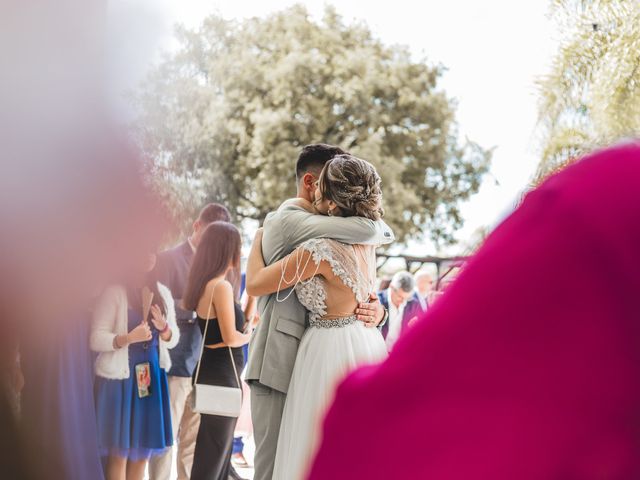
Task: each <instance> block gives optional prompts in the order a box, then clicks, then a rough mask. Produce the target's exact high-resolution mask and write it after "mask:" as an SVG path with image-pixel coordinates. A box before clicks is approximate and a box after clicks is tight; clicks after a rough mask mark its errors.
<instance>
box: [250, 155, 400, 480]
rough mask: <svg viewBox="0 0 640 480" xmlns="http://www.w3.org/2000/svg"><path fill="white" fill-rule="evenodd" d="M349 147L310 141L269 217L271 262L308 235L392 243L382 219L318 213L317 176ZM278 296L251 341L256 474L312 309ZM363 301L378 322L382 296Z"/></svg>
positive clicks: (267, 474)
mask: <svg viewBox="0 0 640 480" xmlns="http://www.w3.org/2000/svg"><path fill="white" fill-rule="evenodd" d="M344 153H346V152H345V151H343V150H342V149H340V148H338V147H334V146H331V145H325V144H314V145H307V146H306V147H304V148H303V149H302V152H301V153H300V156H299V157H298V161H297V164H296V180H297V183H298V185H297V190H298V191H297V198H296V199H290V200H287V201H285V202H284V203H283V204H282V205H281V206H280V208H278V210H277V211H275V212H272V213H270V214H269V215H268V216H267V218H266V220H265V222H264V234H263V238H262V254H263V256H264V261H265V263H266V264H267V265H269V264H271V263H273V262H276V261H278V260H280V259H281V258H283V257H284V256H286V255H288V254H289V253H291V252H292V251H293V250H295V248H296V247H297V246H298V245H300V244H301V243H303V242H305V241H306V240H310V239H312V238H332V239H335V240H338V241H340V242H344V243H349V244H373V245H379V244H387V243H391V242H392V241H393V240H394V235H393V232H392V231H391V229H390V228H389V227H388V226H387V225H386V224H385V223H384V222H382V221H377V222H374V221H372V220H369V219H365V218H362V217H349V218H342V217H327V216H322V215H315V214H314V211H315V210H314V208H313V200H314V198H315V189H316V182H317V180H318V176H319V175H320V172H321V171H322V168H323V167H324V165H325V164H326V163H327V162H328V161H329V160H331V159H332V158H333V157H334V156H336V155H340V154H344ZM281 297H288V298H287V299H286V300H285V301H282V302H276V294H272V295H268V296H264V297H260V299H259V300H258V311H259V312H260V323H259V325H258V328H257V330H256V331H255V333H254V335H253V338H252V340H251V344H250V345H249V363H248V365H247V372H246V380H247V382H248V383H249V385H250V386H251V417H252V420H253V429H254V436H255V442H256V453H255V476H254V480H271V477H272V474H273V465H274V460H275V456H276V446H277V444H278V434H279V431H280V422H281V420H282V412H283V410H284V402H285V399H286V397H287V389H288V388H289V381H290V380H291V373H292V372H293V364H294V362H295V359H296V353H297V351H298V345H299V343H300V339H301V338H302V334H303V333H304V331H305V329H306V328H307V318H306V316H307V312H306V310H305V308H304V307H303V306H302V305H301V304H300V302H298V299H297V297H296V295H289V296H288V295H286V292H285V295H281ZM372 300H374V301H373V302H371V303H365V304H360V305H359V307H358V309H357V311H356V313H357V314H358V319H359V320H361V321H364V322H366V323H367V324H369V325H371V326H377V325H378V324H379V323H380V322H381V321H382V320H383V318H384V317H385V315H386V312H385V310H384V307H382V306H381V305H380V302H378V301H377V300H375V296H373V297H372Z"/></svg>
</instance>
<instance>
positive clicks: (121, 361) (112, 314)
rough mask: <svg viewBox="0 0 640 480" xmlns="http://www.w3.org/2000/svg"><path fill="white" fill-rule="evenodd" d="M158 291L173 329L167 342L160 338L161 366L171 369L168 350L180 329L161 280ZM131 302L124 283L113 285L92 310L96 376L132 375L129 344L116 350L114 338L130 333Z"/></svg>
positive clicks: (127, 376) (178, 337) (173, 343)
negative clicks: (128, 312)
mask: <svg viewBox="0 0 640 480" xmlns="http://www.w3.org/2000/svg"><path fill="white" fill-rule="evenodd" d="M158 291H159V292H160V296H161V297H162V299H163V300H164V304H165V306H166V309H167V317H166V318H167V322H168V325H169V328H170V329H171V338H170V339H169V341H168V342H165V341H164V340H162V339H159V343H160V368H164V369H165V370H167V371H168V370H169V369H170V368H171V357H169V349H170V348H173V347H175V346H176V345H177V344H178V340H179V339H180V330H178V326H177V324H176V310H175V307H174V303H173V298H172V296H171V292H170V291H169V289H168V288H167V287H165V286H164V285H162V284H161V283H160V282H158ZM127 309H128V302H127V291H126V289H125V288H124V287H123V286H121V285H116V286H111V287H108V288H107V289H105V291H104V292H103V293H102V295H101V296H100V299H99V300H98V303H97V305H96V308H95V310H94V312H93V322H92V324H91V337H90V340H89V343H90V345H91V350H93V351H94V352H98V353H99V355H98V358H97V359H96V363H95V372H96V375H97V376H99V377H103V378H110V379H124V378H129V375H130V374H131V372H129V346H128V345H127V346H126V347H122V348H119V349H115V348H114V347H113V339H114V338H115V337H116V335H126V334H127V333H128V328H127V327H128V323H129V321H128V315H127Z"/></svg>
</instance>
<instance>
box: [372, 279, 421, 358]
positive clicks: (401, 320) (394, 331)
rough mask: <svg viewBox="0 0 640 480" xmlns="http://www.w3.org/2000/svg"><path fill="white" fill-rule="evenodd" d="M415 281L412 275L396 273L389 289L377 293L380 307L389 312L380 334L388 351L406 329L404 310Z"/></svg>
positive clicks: (406, 319)
mask: <svg viewBox="0 0 640 480" xmlns="http://www.w3.org/2000/svg"><path fill="white" fill-rule="evenodd" d="M414 287H415V281H414V279H413V275H411V274H410V273H409V272H406V271H402V272H398V273H396V274H395V275H394V276H393V278H392V279H391V283H390V284H389V288H388V289H386V290H382V291H381V292H378V299H379V300H380V303H381V304H382V306H384V307H385V308H386V309H387V311H388V312H389V317H388V319H387V322H386V323H385V324H384V325H383V326H382V328H381V330H380V331H381V332H382V336H383V337H384V340H385V342H386V344H387V349H388V350H389V351H390V350H391V348H392V347H393V344H394V343H395V342H396V340H397V339H398V337H399V336H400V333H401V332H402V330H404V329H405V328H406V327H407V321H408V318H405V315H404V309H405V306H406V304H407V302H408V301H409V299H410V298H411V296H412V295H413V289H414Z"/></svg>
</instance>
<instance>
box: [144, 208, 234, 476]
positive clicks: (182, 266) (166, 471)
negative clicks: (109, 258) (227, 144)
mask: <svg viewBox="0 0 640 480" xmlns="http://www.w3.org/2000/svg"><path fill="white" fill-rule="evenodd" d="M216 221H223V222H229V221H231V215H230V214H229V211H228V210H227V209H226V208H225V207H223V206H222V205H219V204H217V203H210V204H208V205H206V206H205V207H204V208H203V209H202V210H201V211H200V214H199V215H198V218H197V219H196V221H195V222H193V231H192V233H191V236H190V237H189V238H187V239H186V240H185V241H184V242H182V243H180V244H179V245H176V246H175V247H173V248H171V249H169V250H166V251H164V252H162V253H160V254H158V261H157V264H156V272H157V275H158V280H159V281H160V282H161V283H163V284H165V285H166V286H167V287H169V289H170V290H171V294H172V296H173V300H174V302H175V306H176V319H177V321H178V327H179V328H180V342H179V343H178V345H176V347H175V348H173V349H172V350H170V351H169V352H170V355H171V369H170V370H169V371H168V372H167V380H168V383H169V394H170V396H171V423H172V427H173V435H174V438H175V439H176V440H177V444H178V455H177V463H178V465H177V467H178V468H177V470H178V479H179V480H183V479H184V480H186V479H188V478H189V476H190V475H191V464H192V462H193V452H194V449H195V443H196V437H197V435H198V428H199V426H200V415H199V414H198V413H196V412H194V411H193V410H191V405H190V404H189V401H188V399H189V394H190V393H191V389H192V386H191V376H192V374H193V370H194V369H195V366H196V364H197V363H198V354H199V353H200V342H201V341H202V335H201V333H200V329H199V327H198V323H197V322H196V316H195V312H193V311H190V310H184V309H183V308H182V295H183V293H184V290H185V288H186V285H187V280H188V277H189V270H190V269H191V261H192V260H193V255H194V253H195V249H196V247H197V246H198V244H199V243H200V238H201V236H202V233H203V232H204V230H205V229H206V227H207V226H208V225H209V224H211V223H213V222H216ZM172 457H173V452H172V449H171V448H169V449H167V451H166V452H165V453H164V454H162V455H158V456H155V457H153V458H152V459H151V461H150V462H149V478H150V479H151V480H169V478H170V476H171V462H172Z"/></svg>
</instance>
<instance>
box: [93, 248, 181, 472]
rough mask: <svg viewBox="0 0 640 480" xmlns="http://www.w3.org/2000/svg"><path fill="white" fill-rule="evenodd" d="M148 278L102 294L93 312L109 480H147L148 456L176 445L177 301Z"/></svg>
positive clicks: (103, 446)
mask: <svg viewBox="0 0 640 480" xmlns="http://www.w3.org/2000/svg"><path fill="white" fill-rule="evenodd" d="M154 265H155V257H154V256H151V257H150V259H149V261H148V263H147V265H146V269H145V270H146V273H145V274H144V275H140V277H139V278H138V279H135V281H132V282H130V283H129V284H128V285H126V286H125V285H115V286H111V287H109V288H107V289H106V290H105V291H104V293H103V294H102V296H101V298H100V300H99V301H98V304H97V306H96V309H95V311H94V317H93V323H92V330H91V348H92V349H93V350H94V351H95V352H98V353H99V354H98V358H97V359H96V363H95V372H96V376H97V379H96V387H95V389H96V412H97V413H96V415H97V422H98V443H99V446H100V449H101V453H102V455H103V456H106V457H107V461H106V472H105V477H106V479H107V480H124V479H126V480H142V478H143V476H144V471H145V468H146V464H147V462H148V460H149V458H150V457H151V456H152V455H154V454H159V453H162V451H163V450H164V449H165V448H166V447H168V446H170V445H171V444H172V443H173V433H172V431H171V412H170V405H169V390H168V387H167V376H166V371H167V370H168V369H169V368H170V366H171V360H170V357H169V352H168V349H170V348H173V347H174V346H175V345H176V344H177V343H178V336H179V331H178V329H177V326H176V321H175V310H174V305H173V299H172V297H171V293H170V292H169V290H168V289H167V288H166V287H165V286H164V285H162V284H160V283H158V282H157V281H156V280H155V279H154V278H153V277H152V274H151V272H152V270H153V267H154Z"/></svg>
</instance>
